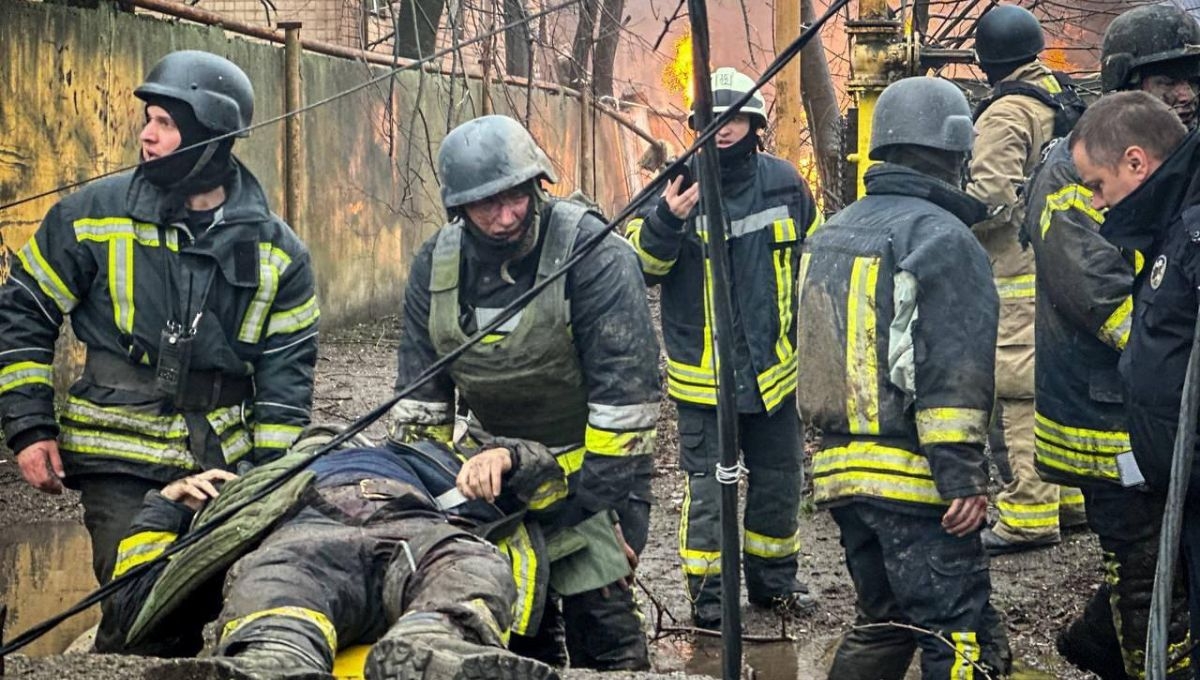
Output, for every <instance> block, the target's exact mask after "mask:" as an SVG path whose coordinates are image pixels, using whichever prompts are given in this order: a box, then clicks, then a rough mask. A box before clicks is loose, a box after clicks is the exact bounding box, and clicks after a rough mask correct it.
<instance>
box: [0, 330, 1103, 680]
mask: <svg viewBox="0 0 1200 680" xmlns="http://www.w3.org/2000/svg"><path fill="white" fill-rule="evenodd" d="M394 327H395V326H394V319H386V320H383V321H381V322H380V324H379V325H378V326H373V327H367V326H360V327H357V328H351V329H348V330H345V331H342V332H339V333H337V334H336V335H333V336H332V337H328V338H323V339H322V347H321V357H320V360H319V363H318V365H317V389H316V394H317V396H316V401H315V404H314V420H316V421H327V422H341V423H344V422H347V421H349V420H351V419H352V418H354V417H356V416H358V415H359V414H362V413H365V412H367V411H368V410H370V409H371V408H372V407H374V406H375V405H377V404H379V403H381V402H382V401H383V400H384V399H386V398H387V397H388V396H389V395H390V394H391V391H392V382H393V376H394V354H393V353H394V346H395V336H394V332H393V330H392V329H394ZM368 433H369V434H370V435H371V436H373V437H375V438H379V437H381V436H382V435H383V426H382V423H378V424H376V425H374V426H372V427H371V428H370V429H369V430H368ZM676 446H677V439H676V436H675V430H674V409H673V408H672V407H671V406H670V404H669V403H665V402H664V409H663V415H662V417H661V419H660V426H659V441H658V450H657V475H656V478H655V483H654V486H655V492H656V494H657V503H658V504H657V506H656V508H655V512H654V513H653V519H652V527H651V539H650V544H649V545H648V546H647V548H646V551H645V553H644V554H643V556H642V565H641V567H640V569H639V576H638V578H639V583H640V585H641V587H642V591H641V592H640V593H639V595H640V597H641V600H642V602H643V604H644V605H645V607H646V609H647V626H648V628H649V629H650V630H651V631H652V634H653V635H656V636H659V637H658V639H657V640H655V642H654V643H653V656H654V665H655V669H656V670H657V671H659V672H663V673H672V674H675V673H679V675H673V676H672V677H683V675H682V674H683V673H694V674H710V675H715V676H719V675H720V664H719V642H718V641H717V640H716V639H715V638H711V637H697V636H694V635H692V634H690V633H672V632H670V631H668V630H663V628H669V627H671V626H686V625H688V623H689V618H688V607H687V602H686V599H685V597H684V595H683V585H682V580H681V575H680V572H679V567H678V559H677V557H676V550H677V545H676V536H675V532H676V527H677V525H678V521H679V511H680V505H681V504H682V500H683V492H682V478H681V476H680V474H679V472H678V470H677V468H676V466H675V455H676V454H675V451H676ZM14 467H15V466H14V465H13V464H12V463H11V462H4V463H0V527H11V526H14V525H17V524H25V523H30V522H62V521H72V522H79V521H80V519H79V518H80V511H79V508H78V503H77V499H76V498H75V497H74V496H73V495H71V494H68V495H64V496H58V497H50V496H45V495H41V494H38V493H36V492H33V491H31V490H30V489H28V487H26V486H25V485H24V484H23V483H22V482H21V481H20V479H19V477H18V476H17V473H16V470H15V469H14ZM801 537H802V539H803V549H802V565H801V569H802V577H803V578H806V579H807V580H808V581H809V583H810V585H811V586H812V587H815V588H816V589H817V590H818V591H820V593H821V594H822V603H821V607H820V609H819V610H818V611H817V612H816V613H815V614H814V615H813V616H811V617H809V618H806V619H802V620H798V621H783V620H781V619H780V618H779V617H778V616H776V615H774V614H772V613H770V612H764V611H760V610H757V609H754V608H751V607H749V606H748V605H744V606H743V612H744V614H743V616H744V619H745V626H746V632H747V633H748V634H752V635H758V636H764V637H781V636H790V637H792V638H794V639H795V642H794V643H788V642H784V643H773V644H772V643H762V644H757V643H755V644H751V643H748V644H747V645H746V659H747V664H748V665H749V666H751V667H754V668H755V670H756V672H757V675H756V677H757V678H759V680H774V679H777V678H787V679H788V680H791V679H793V678H801V679H808V678H823V677H825V676H824V672H823V671H822V669H823V668H824V664H826V663H827V662H828V656H829V653H830V651H831V650H832V648H833V647H834V646H835V645H836V643H837V640H838V638H839V636H840V635H841V634H842V633H843V632H844V631H845V629H846V628H847V627H848V625H849V624H850V623H851V621H852V620H853V603H854V590H853V586H852V584H851V582H850V578H849V575H848V574H847V573H846V569H845V564H844V559H843V555H842V550H841V547H840V546H839V545H838V541H837V528H836V526H835V525H834V524H833V521H832V520H831V519H830V517H829V515H828V513H825V512H819V511H815V512H808V513H806V514H805V515H804V517H803V518H802V522H801ZM1100 576H1101V569H1100V566H1099V548H1098V546H1097V543H1096V541H1095V538H1094V537H1093V536H1091V535H1089V534H1086V533H1080V534H1072V535H1070V536H1068V537H1067V538H1066V540H1065V541H1064V542H1063V543H1062V544H1061V545H1059V546H1056V547H1053V548H1049V549H1045V550H1041V551H1037V552H1033V553H1026V554H1022V555H1016V556H1008V557H1002V558H999V559H996V560H994V561H993V562H992V578H993V583H994V589H995V595H994V601H995V602H996V605H997V607H998V608H999V609H1000V611H1001V612H1003V613H1004V614H1006V615H1007V617H1008V624H1009V631H1010V635H1011V637H1012V646H1013V650H1014V656H1015V658H1016V660H1017V663H1018V670H1019V674H1017V675H1015V676H1014V677H1024V678H1062V679H1066V680H1071V679H1076V678H1086V677H1090V676H1088V675H1086V674H1082V673H1079V672H1077V671H1075V670H1074V669H1072V668H1071V667H1070V666H1069V665H1068V664H1066V663H1065V662H1064V661H1063V660H1062V659H1060V658H1059V657H1058V655H1057V654H1056V653H1055V651H1054V635H1055V633H1056V631H1057V630H1059V629H1060V628H1062V627H1064V626H1065V625H1066V624H1067V622H1068V621H1069V620H1070V619H1071V618H1072V617H1073V616H1074V615H1075V614H1076V613H1077V612H1078V611H1079V610H1080V609H1082V606H1083V602H1084V600H1085V598H1086V597H1087V596H1088V595H1089V594H1090V593H1091V591H1092V590H1093V589H1094V587H1095V586H1096V584H1097V583H1098V582H1099V580H1100ZM743 598H744V595H743ZM16 632H19V631H7V636H8V637H11V636H12V635H13V634H14V633H16ZM144 666H145V661H142V660H137V659H122V658H105V659H101V658H97V657H94V656H83V657H80V656H57V657H47V658H41V659H24V658H21V657H14V658H12V659H10V660H9V663H8V671H9V673H8V676H6V677H9V676H11V677H21V678H30V679H38V680H43V679H44V680H62V679H64V678H83V677H89V678H102V679H108V678H113V679H115V678H128V677H134V676H135V675H136V673H137V672H138V671H137V670H136V669H140V668H143V667H144ZM911 675H912V674H911V673H910V676H911ZM569 677H572V678H588V677H600V676H596V675H595V674H589V673H580V672H575V673H571V674H570V675H569ZM603 677H606V678H614V677H616V678H622V677H628V678H633V677H649V676H642V675H641V674H635V675H631V674H615V675H614V674H608V675H604V676H603ZM914 677H915V676H914Z"/></svg>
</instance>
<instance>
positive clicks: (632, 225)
mask: <svg viewBox="0 0 1200 680" xmlns="http://www.w3.org/2000/svg"><path fill="white" fill-rule="evenodd" d="M644 226H645V220H643V219H642V218H640V217H639V218H637V219H634V220H630V222H629V226H627V227H626V228H625V229H626V231H625V233H626V236H627V237H628V238H629V242H630V243H632V244H633V249H634V250H635V251H637V254H638V258H639V259H641V261H642V271H643V272H645V273H647V274H649V275H651V276H663V275H665V274H667V273H669V272H670V271H671V267H674V266H675V260H660V259H658V258H657V257H654V256H653V255H651V254H650V253H648V252H646V249H645V248H642V227H644Z"/></svg>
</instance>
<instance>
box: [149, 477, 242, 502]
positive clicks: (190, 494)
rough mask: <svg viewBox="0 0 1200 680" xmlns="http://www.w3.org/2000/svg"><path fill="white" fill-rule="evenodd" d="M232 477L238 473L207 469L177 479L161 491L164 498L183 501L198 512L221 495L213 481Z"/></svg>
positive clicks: (221, 480) (227, 479) (222, 480)
mask: <svg viewBox="0 0 1200 680" xmlns="http://www.w3.org/2000/svg"><path fill="white" fill-rule="evenodd" d="M231 479H237V475H235V474H233V473H232V472H228V471H226V470H205V471H204V472H201V473H200V474H198V475H192V476H191V477H184V478H183V479H178V480H175V481H174V482H171V483H170V484H168V485H167V486H166V487H165V488H164V489H163V490H162V491H160V492H159V493H160V494H162V497H163V498H165V499H167V500H169V501H174V502H176V503H183V504H184V505H186V506H188V508H189V509H191V511H192V512H196V511H198V510H200V508H201V507H202V506H203V505H204V504H205V503H207V502H208V500H209V499H210V498H216V497H217V496H220V495H221V493H220V492H219V491H217V487H216V485H215V484H213V482H228V481H229V480H231Z"/></svg>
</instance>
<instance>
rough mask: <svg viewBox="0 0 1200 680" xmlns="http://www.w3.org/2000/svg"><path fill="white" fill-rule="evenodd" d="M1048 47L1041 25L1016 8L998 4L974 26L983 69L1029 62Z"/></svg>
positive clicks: (1015, 6) (976, 52) (1022, 9)
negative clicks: (984, 67)
mask: <svg viewBox="0 0 1200 680" xmlns="http://www.w3.org/2000/svg"><path fill="white" fill-rule="evenodd" d="M1045 47H1046V36H1045V35H1043V34H1042V24H1041V22H1039V21H1038V20H1037V17H1035V16H1033V13H1032V12H1030V11H1029V10H1027V9H1025V8H1024V7H1018V6H1017V5H996V6H995V7H993V8H992V9H990V10H988V11H987V12H985V13H984V15H983V16H982V17H980V18H979V23H978V24H976V26H975V55H976V56H977V57H978V58H979V63H980V64H981V65H983V66H992V65H996V66H1000V65H1003V64H1019V63H1022V62H1026V61H1029V60H1030V59H1033V58H1034V57H1036V56H1037V55H1038V53H1039V52H1041V51H1042V50H1043V49H1045Z"/></svg>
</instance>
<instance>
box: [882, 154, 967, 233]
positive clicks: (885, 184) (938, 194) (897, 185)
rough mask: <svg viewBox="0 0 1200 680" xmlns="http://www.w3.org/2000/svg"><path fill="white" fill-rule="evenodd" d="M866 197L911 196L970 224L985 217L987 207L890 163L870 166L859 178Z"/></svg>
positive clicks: (914, 172)
mask: <svg viewBox="0 0 1200 680" xmlns="http://www.w3.org/2000/svg"><path fill="white" fill-rule="evenodd" d="M863 183H864V184H866V187H867V195H868V196H882V195H893V196H912V197H914V198H923V199H925V200H927V201H929V202H930V203H933V204H934V205H936V206H938V207H939V208H943V209H945V210H948V211H950V212H951V213H953V214H954V216H955V217H957V218H958V219H960V220H962V221H963V223H964V224H967V225H971V224H975V223H977V222H981V221H983V219H984V218H986V217H987V206H985V205H984V204H983V203H982V202H981V201H979V200H976V199H974V198H972V197H970V196H968V195H967V194H966V192H964V191H962V190H961V189H958V188H957V187H954V186H952V185H950V184H949V183H947V182H943V181H942V180H940V179H938V178H936V177H930V176H929V175H926V174H923V173H920V172H917V171H916V170H913V169H911V168H906V167H904V166H903V165H896V164H894V163H880V164H878V165H874V166H871V169H869V170H867V173H866V175H864V176H863Z"/></svg>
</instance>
